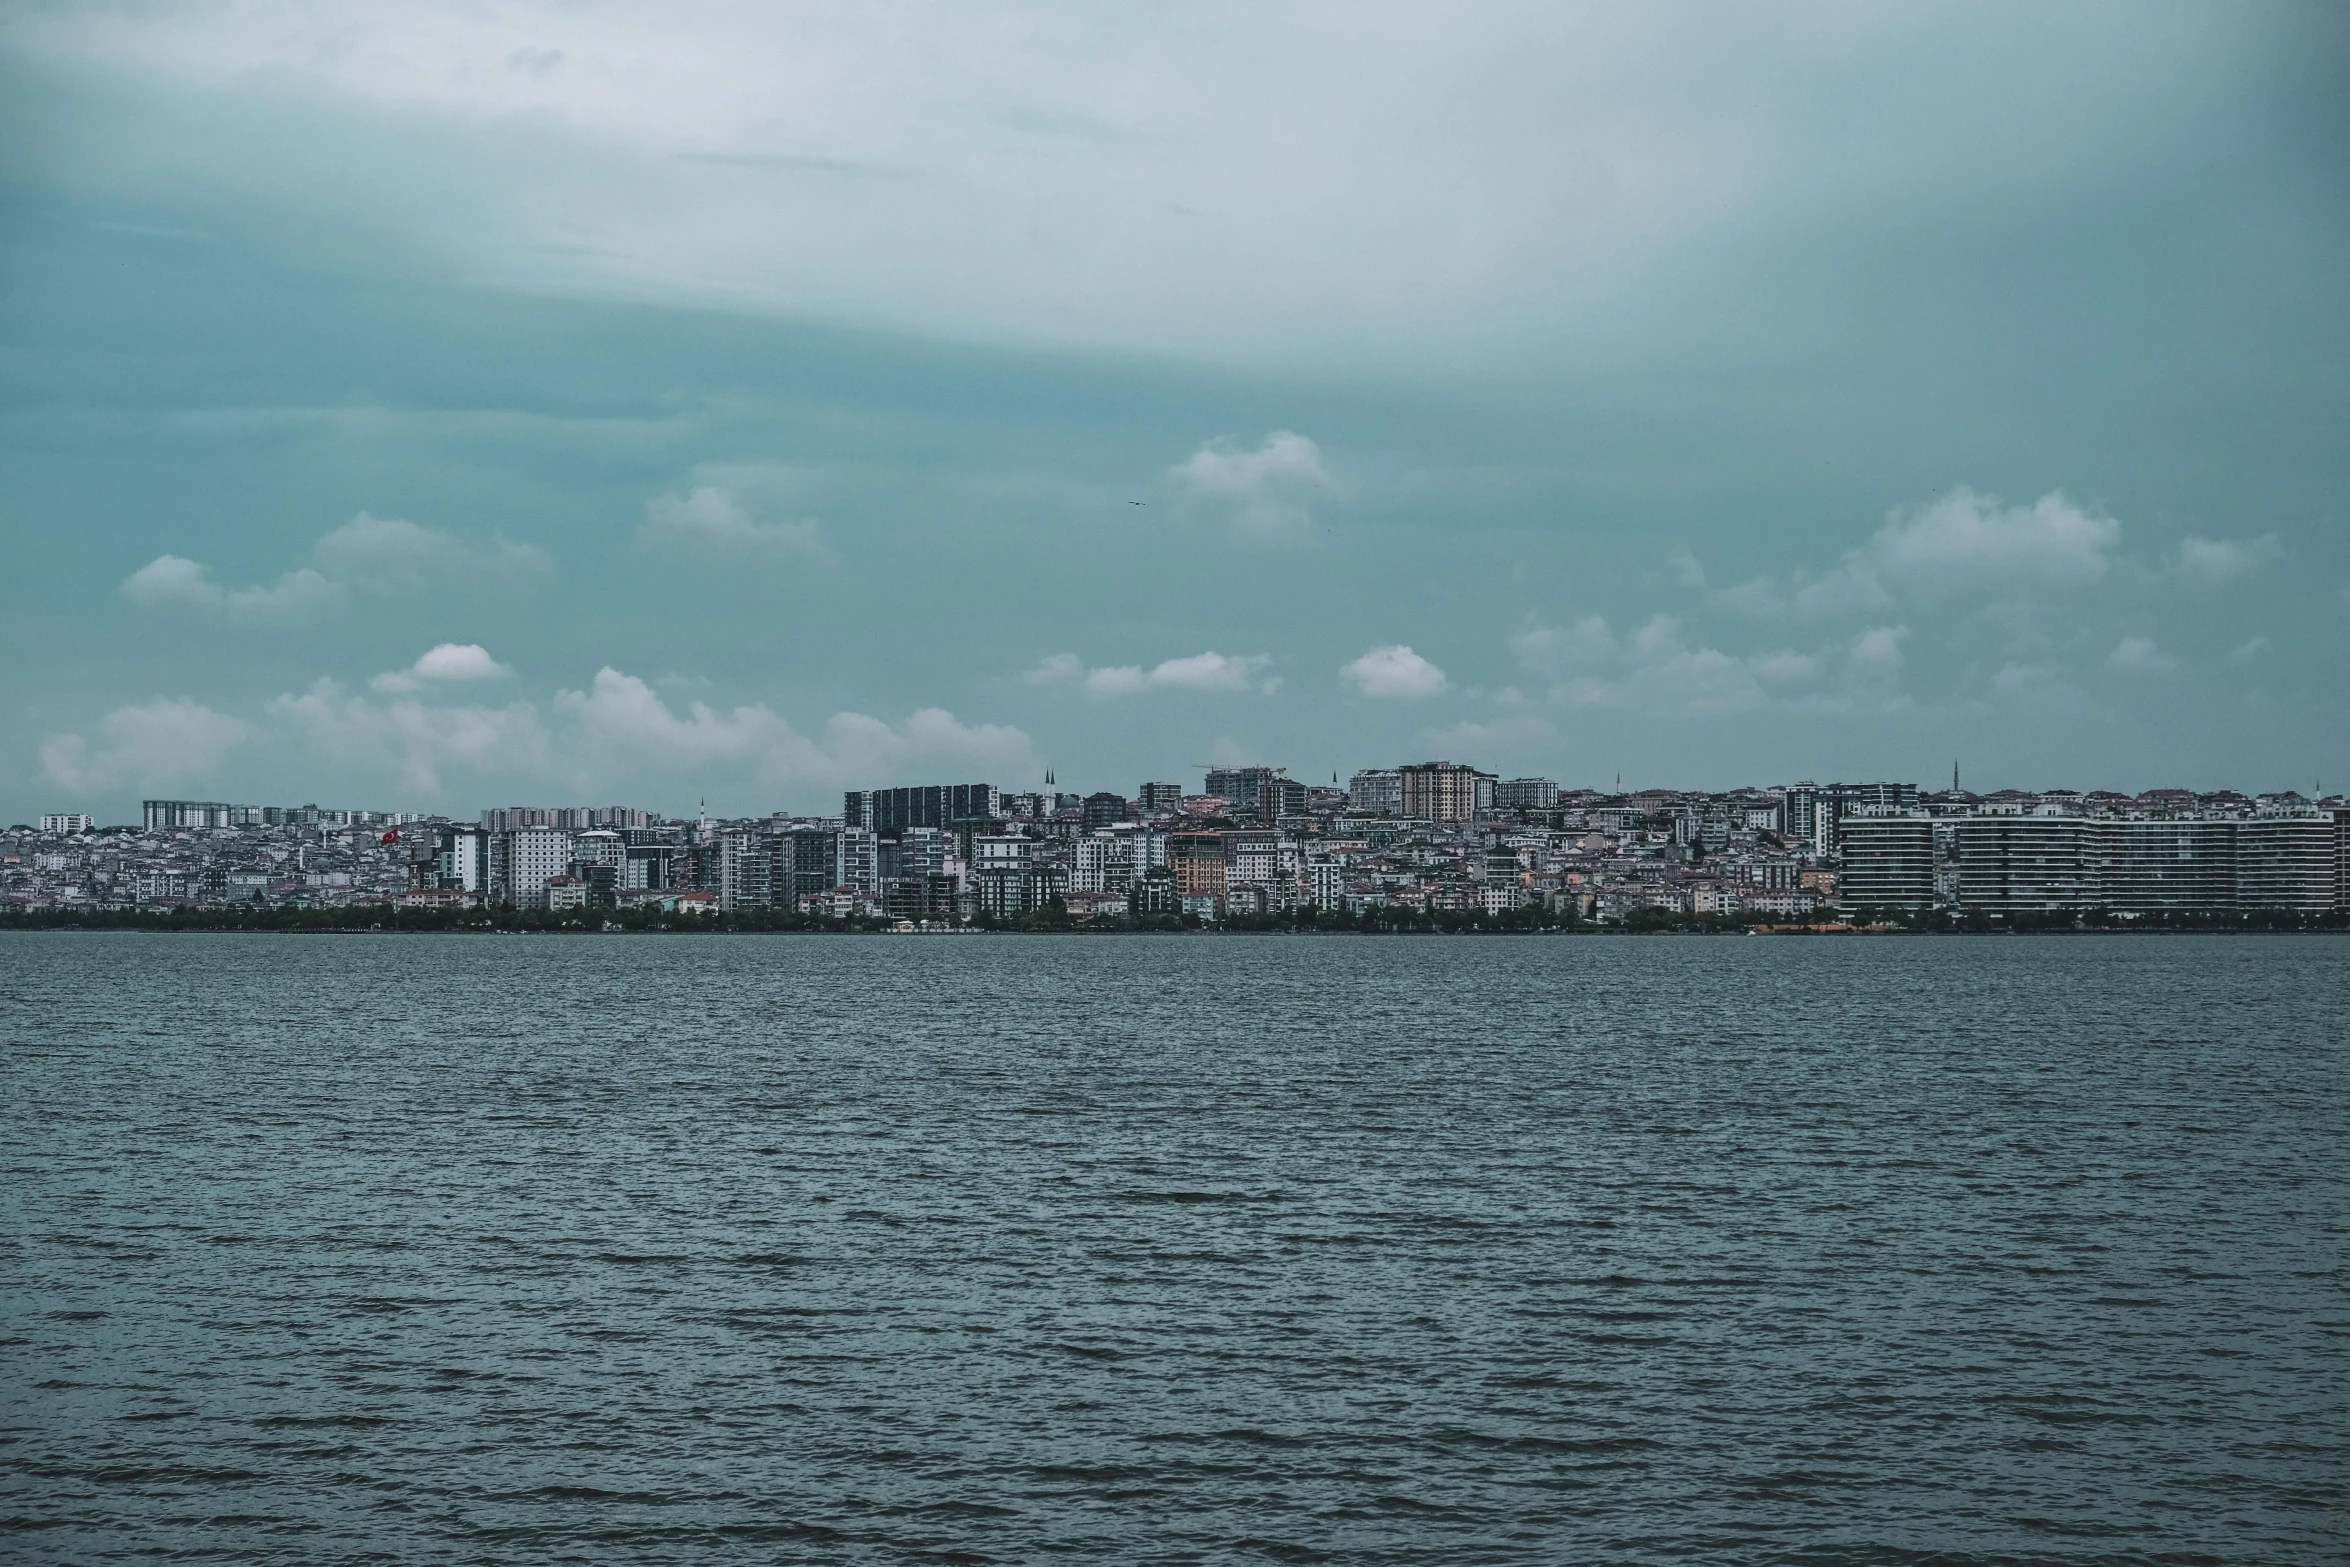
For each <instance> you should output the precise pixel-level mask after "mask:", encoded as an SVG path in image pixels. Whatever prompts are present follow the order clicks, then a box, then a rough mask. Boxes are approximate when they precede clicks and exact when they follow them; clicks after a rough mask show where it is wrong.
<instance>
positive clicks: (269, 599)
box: [122, 555, 343, 620]
mask: <svg viewBox="0 0 2350 1567" xmlns="http://www.w3.org/2000/svg"><path fill="white" fill-rule="evenodd" d="M342 592H343V590H342V588H341V586H340V585H339V584H337V583H333V582H329V581H328V580H327V579H326V578H325V577H323V576H321V575H319V574H318V573H317V572H315V571H313V570H311V569H310V568H309V567H307V566H302V567H298V568H296V569H295V570H293V571H289V572H285V573H283V574H281V575H280V576H279V577H278V579H277V580H276V581H275V582H273V583H270V584H269V585H268V586H266V587H259V586H256V587H250V588H236V589H230V588H224V587H222V586H221V585H220V584H219V583H218V582H217V581H215V580H213V576H212V571H211V568H209V567H207V566H204V565H201V564H199V563H197V562H195V561H192V560H189V559H188V558H187V557H186V556H184V555H158V556H156V557H155V558H154V559H153V560H151V561H149V562H148V563H147V564H146V565H144V566H141V567H140V568H139V569H138V570H137V571H134V572H132V573H131V574H130V575H129V576H128V577H125V578H124V579H123V582H122V596H123V597H124V598H126V599H129V600H130V601H131V602H132V603H134V604H137V605H139V606H141V607H142V608H147V609H159V608H164V607H166V606H174V605H177V606H183V607H186V608H190V609H200V610H209V611H212V612H215V613H221V614H228V615H233V616H236V617H239V618H242V619H254V620H260V619H267V618H271V617H277V616H294V615H300V614H303V613H305V612H307V611H310V610H314V609H320V608H323V607H325V606H326V605H329V604H332V603H335V602H336V601H337V600H339V599H340V598H341V597H342Z"/></svg>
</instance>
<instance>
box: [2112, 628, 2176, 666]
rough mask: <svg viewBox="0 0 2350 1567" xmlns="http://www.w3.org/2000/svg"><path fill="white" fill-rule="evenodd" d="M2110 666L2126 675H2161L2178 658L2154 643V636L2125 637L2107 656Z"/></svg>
mask: <svg viewBox="0 0 2350 1567" xmlns="http://www.w3.org/2000/svg"><path fill="white" fill-rule="evenodd" d="M2105 662H2106V665H2107V666H2108V667H2109V668H2113V669H2118V670H2120V671H2121V672H2122V673H2123V674H2125V675H2159V674H2161V673H2162V672H2163V671H2164V670H2166V669H2170V668H2172V667H2173V666H2174V665H2175V664H2176V663H2177V660H2175V659H2173V658H2172V657H2171V656H2170V655H2169V654H2167V653H2165V652H2163V651H2162V649H2160V648H2158V647H2156V646H2155V645H2154V639H2153V638H2152V637H2124V638H2122V639H2121V641H2120V642H2118V643H2116V644H2115V645H2114V649H2113V652H2112V653H2111V654H2109V655H2107V657H2106V660H2105Z"/></svg>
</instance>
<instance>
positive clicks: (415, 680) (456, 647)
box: [368, 642, 514, 694]
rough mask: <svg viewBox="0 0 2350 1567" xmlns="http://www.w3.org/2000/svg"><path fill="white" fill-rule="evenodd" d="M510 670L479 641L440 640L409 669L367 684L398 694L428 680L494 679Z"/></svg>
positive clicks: (376, 688) (380, 676)
mask: <svg viewBox="0 0 2350 1567" xmlns="http://www.w3.org/2000/svg"><path fill="white" fill-rule="evenodd" d="M513 673H514V671H513V670H511V669H508V668H507V667H506V666H505V665H503V664H501V663H499V662H498V661H497V660H496V659H494V658H492V657H490V655H489V650H488V649H486V648H484V647H483V646H482V645H481V644H480V643H478V642H443V643H442V644H440V646H438V647H436V648H433V649H432V650H430V651H429V652H427V653H425V654H424V655H423V656H422V657H420V658H419V659H417V661H416V662H415V663H413V664H411V665H409V666H408V668H406V669H400V670H391V671H387V672H386V673H384V674H380V675H378V676H376V677H375V678H374V679H373V680H371V681H369V682H368V684H369V685H370V686H371V687H373V688H374V689H375V690H377V691H381V692H384V693H387V694H400V693H405V692H410V691H415V690H417V689H419V687H420V686H421V685H422V683H423V682H424V681H427V680H497V679H501V678H503V677H505V676H507V675H511V674H513Z"/></svg>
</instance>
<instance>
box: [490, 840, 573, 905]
mask: <svg viewBox="0 0 2350 1567" xmlns="http://www.w3.org/2000/svg"><path fill="white" fill-rule="evenodd" d="M505 838H506V897H507V901H509V902H511V903H512V904H513V905H514V906H515V907H516V908H518V909H543V908H545V907H546V906H547V883H548V882H549V881H550V880H552V879H553V878H555V877H557V876H561V875H563V874H564V873H565V872H566V871H568V870H569V869H570V868H571V834H569V833H567V832H563V831H560V830H558V829H556V828H553V827H525V828H523V829H521V830H520V831H519V832H511V833H507V834H505Z"/></svg>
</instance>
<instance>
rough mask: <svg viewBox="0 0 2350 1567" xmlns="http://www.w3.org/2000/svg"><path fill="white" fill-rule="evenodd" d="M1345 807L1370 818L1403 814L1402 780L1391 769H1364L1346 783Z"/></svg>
mask: <svg viewBox="0 0 2350 1567" xmlns="http://www.w3.org/2000/svg"><path fill="white" fill-rule="evenodd" d="M1346 803H1347V805H1348V806H1349V807H1350V808H1351V809H1353V810H1357V811H1361V812H1364V813H1366V814H1368V815H1372V816H1401V815H1402V814H1403V779H1402V778H1401V776H1399V775H1398V774H1397V772H1396V770H1395V769H1394V768H1392V767H1366V768H1364V769H1363V770H1362V771H1361V772H1358V773H1356V774H1355V775H1354V777H1353V778H1352V779H1351V780H1349V781H1348V784H1347V790H1346Z"/></svg>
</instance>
